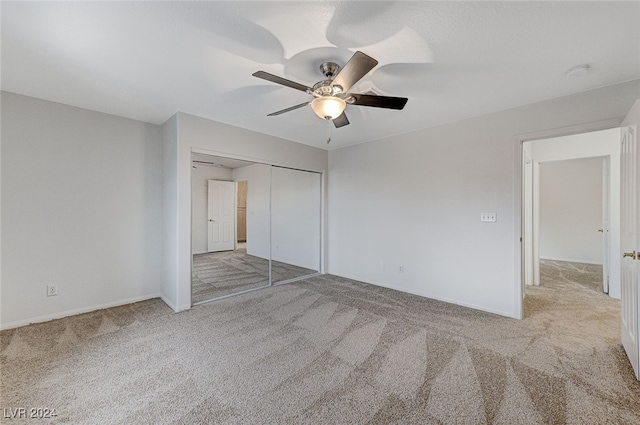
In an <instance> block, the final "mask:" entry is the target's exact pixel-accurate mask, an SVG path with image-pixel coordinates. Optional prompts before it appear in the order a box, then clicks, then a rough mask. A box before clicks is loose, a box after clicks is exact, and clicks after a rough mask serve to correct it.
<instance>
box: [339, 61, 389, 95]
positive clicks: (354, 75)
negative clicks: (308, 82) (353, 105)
mask: <svg viewBox="0 0 640 425" xmlns="http://www.w3.org/2000/svg"><path fill="white" fill-rule="evenodd" d="M377 64H378V61H377V60H375V59H374V58H372V57H371V56H368V55H365V54H364V53H362V52H360V51H358V52H355V53H354V54H353V56H351V59H349V62H347V64H346V65H345V66H344V67H343V68H342V69H341V70H340V71H339V72H338V75H336V77H335V78H334V79H333V82H332V83H331V84H332V85H339V86H340V87H342V92H343V93H346V92H347V91H349V89H350V88H351V86H353V85H354V84H355V83H357V82H358V81H360V79H361V78H362V77H364V76H365V75H367V73H368V72H369V71H371V70H372V69H373V68H374V67H375V66H376V65H377Z"/></svg>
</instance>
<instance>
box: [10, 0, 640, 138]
mask: <svg viewBox="0 0 640 425" xmlns="http://www.w3.org/2000/svg"><path fill="white" fill-rule="evenodd" d="M1 8H2V9H1V15H2V16H1V19H2V50H1V54H2V65H1V66H2V68H1V69H2V80H1V85H2V89H3V90H6V91H10V92H14V93H19V94H24V95H28V96H34V97H38V98H42V99H47V100H51V101H55V102H60V103H65V104H69V105H73V106H78V107H82V108H87V109H92V110H96V111H101V112H106V113H110V114H114V115H119V116H124V117H129V118H134V119H138V120H142V121H147V122H151V123H156V124H161V123H163V122H164V121H165V120H167V118H169V117H170V116H171V115H173V114H174V113H175V112H177V111H182V112H186V113H190V114H194V115H198V116H202V117H206V118H210V119H212V120H216V121H220V122H223V123H228V124H232V125H235V126H238V127H242V128H247V129H251V130H255V131H258V132H261V133H266V134H270V135H274V136H278V137H282V138H285V139H289V140H293V141H296V142H300V143H305V144H308V145H312V146H317V147H321V148H330V149H333V148H338V147H342V146H347V145H350V144H355V143H362V142H366V141H370V140H374V139H378V138H381V137H385V136H389V135H393V134H398V133H404V132H409V131H414V130H418V129H420V128H425V127H430V126H434V125H438V124H442V123H446V122H452V121H456V120H460V119H464V118H469V117H472V116H478V115H481V114H485V113H489V112H493V111H498V110H502V109H507V108H511V107H514V106H519V105H524V104H529V103H533V102H537V101H541V100H545V99H550V98H555V97H559V96H564V95H568V94H571V93H576V92H581V91H585V90H589V89H593V88H597V87H602V86H606V85H610V84H614V83H618V82H622V81H627V80H631V79H636V78H640V2H637V1H633V2H620V3H617V2H608V1H606V2H566V3H565V2H495V3H494V2H7V1H3V2H2V3H1ZM356 50H361V51H363V52H365V53H367V54H368V55H370V56H373V57H374V58H376V59H377V60H378V61H379V65H378V66H377V67H376V68H374V69H373V70H372V71H371V73H369V75H367V76H366V77H365V78H364V79H363V80H362V81H361V82H360V83H359V84H357V85H356V86H354V87H353V89H352V90H351V92H366V91H368V90H373V91H375V92H376V93H378V94H382V95H390V96H401V97H408V98H409V101H408V103H407V106H406V107H405V109H404V110H403V111H395V110H385V109H375V108H367V107H361V106H355V105H349V106H348V107H347V110H346V113H347V115H348V117H349V120H350V122H351V124H350V125H348V126H345V127H342V128H340V129H335V128H332V129H331V133H330V135H331V139H332V142H331V144H330V145H328V146H327V144H326V138H327V131H328V126H327V124H326V123H325V122H324V121H322V120H321V119H319V118H317V117H316V116H315V115H314V113H313V111H312V110H311V108H310V107H305V108H301V109H298V110H295V111H292V112H289V113H286V114H283V115H279V116H275V117H267V116H266V115H267V114H268V113H270V112H274V111H277V110H280V109H284V108H286V107H289V106H293V105H296V104H298V103H301V102H304V101H306V100H309V99H310V96H309V95H307V94H305V93H303V92H300V91H296V90H293V89H290V88H287V87H282V86H278V85H276V84H273V83H270V82H267V81H264V80H260V79H257V78H255V77H252V76H251V74H252V73H253V72H255V71H258V70H263V71H266V72H269V73H272V74H276V75H279V76H282V77H285V78H288V79H291V80H294V81H297V82H300V83H303V84H305V85H313V84H314V83H315V82H317V81H319V80H321V79H323V77H322V75H321V74H320V72H319V71H318V66H319V65H320V63H322V62H324V61H326V60H333V61H335V62H338V63H340V64H341V65H342V64H344V63H345V62H346V61H347V60H348V59H349V57H350V56H351V55H352V53H353V52H355V51H356ZM583 63H588V64H590V66H591V72H590V73H589V74H588V75H586V76H583V77H580V78H570V77H567V76H565V72H566V71H567V70H568V69H569V68H571V67H573V66H575V65H579V64H583Z"/></svg>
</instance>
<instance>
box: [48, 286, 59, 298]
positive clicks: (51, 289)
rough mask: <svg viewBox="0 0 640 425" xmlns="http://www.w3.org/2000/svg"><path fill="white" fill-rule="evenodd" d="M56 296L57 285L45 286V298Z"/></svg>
mask: <svg viewBox="0 0 640 425" xmlns="http://www.w3.org/2000/svg"><path fill="white" fill-rule="evenodd" d="M56 295H58V285H57V284H55V285H47V297H54V296H56Z"/></svg>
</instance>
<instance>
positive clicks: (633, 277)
mask: <svg viewBox="0 0 640 425" xmlns="http://www.w3.org/2000/svg"><path fill="white" fill-rule="evenodd" d="M639 121H640V100H639V101H636V103H635V105H634V106H633V108H632V109H631V111H630V112H629V114H628V115H627V117H626V118H625V120H624V121H623V123H622V131H621V152H620V158H621V163H620V172H621V193H620V195H621V196H620V202H621V205H620V207H621V208H620V214H621V217H620V218H621V220H620V227H621V238H620V239H621V240H620V247H621V251H622V253H623V254H622V259H621V264H620V268H621V281H620V285H621V288H620V289H621V292H620V295H621V297H620V302H621V322H622V335H621V339H622V345H623V346H624V350H625V351H626V352H627V356H628V357H629V361H630V362H631V365H632V366H633V370H634V372H635V374H636V378H637V379H640V341H639V339H638V327H639V325H640V321H639V316H638V306H639V305H640V290H639V289H640V288H639V286H640V280H639V278H640V273H638V267H639V266H638V265H639V264H640V261H638V259H639V258H638V251H640V240H639V237H638V236H639V235H638V230H640V225H639V223H638V221H639V215H638V212H639V210H640V209H639V208H638V202H639V201H640V197H639V196H638V181H639V180H640V178H639V176H638V174H639V172H640V169H639V168H638V163H639V162H640V161H639V160H638V156H639V155H640V150H639V149H638V133H637V129H638V122H639Z"/></svg>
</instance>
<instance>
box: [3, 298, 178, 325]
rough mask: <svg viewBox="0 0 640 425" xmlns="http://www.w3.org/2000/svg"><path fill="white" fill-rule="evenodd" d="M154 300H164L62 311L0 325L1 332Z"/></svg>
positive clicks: (106, 304)
mask: <svg viewBox="0 0 640 425" xmlns="http://www.w3.org/2000/svg"><path fill="white" fill-rule="evenodd" d="M153 298H162V297H161V296H160V294H151V295H143V296H141V297H134V298H129V299H126V300H120V301H113V302H110V303H105V304H98V305H92V306H89V307H82V308H76V309H73V310H67V311H61V312H58V313H53V314H47V315H44V316H37V317H32V318H30V319H23V320H16V321H14V322H9V323H2V324H0V330H5V329H13V328H19V327H22V326H27V325H30V324H32V323H42V322H48V321H50V320H55V319H62V318H63V317H69V316H75V315H77V314H83V313H90V312H92V311H96V310H102V309H104V308H111V307H119V306H121V305H125V304H132V303H137V302H140V301H146V300H150V299H153ZM163 301H164V302H165V303H166V300H164V298H163ZM167 304H168V303H167Z"/></svg>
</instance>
